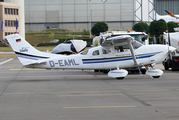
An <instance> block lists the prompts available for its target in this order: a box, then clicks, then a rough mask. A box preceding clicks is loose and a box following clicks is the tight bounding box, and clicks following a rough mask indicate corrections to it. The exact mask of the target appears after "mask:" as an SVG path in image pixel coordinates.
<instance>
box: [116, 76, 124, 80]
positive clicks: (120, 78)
mask: <svg viewBox="0 0 179 120" xmlns="http://www.w3.org/2000/svg"><path fill="white" fill-rule="evenodd" d="M116 79H117V80H122V79H124V77H117V78H116Z"/></svg>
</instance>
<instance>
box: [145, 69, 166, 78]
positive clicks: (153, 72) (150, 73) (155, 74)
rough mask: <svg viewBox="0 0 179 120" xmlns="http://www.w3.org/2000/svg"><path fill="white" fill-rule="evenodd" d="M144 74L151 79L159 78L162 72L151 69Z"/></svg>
mask: <svg viewBox="0 0 179 120" xmlns="http://www.w3.org/2000/svg"><path fill="white" fill-rule="evenodd" d="M145 74H146V75H148V76H152V77H153V78H159V77H160V76H161V75H162V74H163V71H162V70H160V69H151V70H147V71H146V73H145Z"/></svg>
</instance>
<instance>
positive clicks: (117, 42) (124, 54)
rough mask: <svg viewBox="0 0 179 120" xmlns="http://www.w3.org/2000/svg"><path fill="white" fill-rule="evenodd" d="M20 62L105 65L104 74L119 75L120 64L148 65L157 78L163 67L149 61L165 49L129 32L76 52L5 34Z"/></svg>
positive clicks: (161, 57) (59, 65) (28, 64)
mask: <svg viewBox="0 0 179 120" xmlns="http://www.w3.org/2000/svg"><path fill="white" fill-rule="evenodd" d="M5 38H6V39H7V40H8V42H9V44H10V45H11V47H12V49H13V50H14V52H15V54H16V55H17V57H18V59H19V60H20V62H21V63H22V65H23V66H25V67H28V68H46V69H82V70H84V69H91V70H95V69H106V70H110V71H109V72H108V76H109V77H111V78H117V79H123V78H124V77H126V76H127V74H128V71H127V70H125V69H121V68H131V67H139V66H151V69H148V70H147V71H146V75H149V76H151V77H153V78H159V77H160V76H161V75H162V74H163V71H162V70H160V69H154V68H153V65H154V64H156V63H161V62H162V61H163V60H164V59H165V57H166V56H167V54H168V51H169V50H172V51H173V50H175V48H173V47H169V46H166V45H142V44H141V43H139V42H137V41H135V40H133V39H132V37H131V36H129V35H123V36H114V37H111V36H107V37H104V36H101V43H102V44H101V46H98V47H94V48H91V49H88V50H86V51H83V52H81V53H79V54H76V55H70V56H66V55H57V54H51V53H45V52H41V51H38V50H36V49H35V48H34V47H32V46H31V45H30V44H29V43H28V42H27V41H26V40H25V39H23V38H22V37H21V36H20V35H19V34H12V35H8V36H5Z"/></svg>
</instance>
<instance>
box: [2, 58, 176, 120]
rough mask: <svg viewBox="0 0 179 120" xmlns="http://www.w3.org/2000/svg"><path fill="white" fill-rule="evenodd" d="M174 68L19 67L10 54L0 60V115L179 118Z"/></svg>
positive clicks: (28, 119) (29, 119) (12, 118)
mask: <svg viewBox="0 0 179 120" xmlns="http://www.w3.org/2000/svg"><path fill="white" fill-rule="evenodd" d="M6 60H7V59H0V63H1V62H3V61H6ZM156 67H157V68H162V67H163V66H162V65H157V66H156ZM162 69H163V68H162ZM178 73H179V72H178V71H175V72H172V71H164V74H163V76H161V77H160V78H159V79H154V80H152V79H151V78H150V77H148V76H141V75H137V74H133V75H128V76H127V77H126V78H125V79H123V80H116V79H111V78H109V77H108V76H107V75H106V74H103V73H94V72H93V71H91V70H85V71H80V70H43V69H35V70H33V69H27V68H22V65H21V64H20V63H19V61H18V59H13V60H11V61H9V62H6V63H4V64H2V65H0V120H110V119H111V120H178V119H179V115H178V113H179V104H178V102H179V79H178Z"/></svg>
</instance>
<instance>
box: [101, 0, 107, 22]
mask: <svg viewBox="0 0 179 120" xmlns="http://www.w3.org/2000/svg"><path fill="white" fill-rule="evenodd" d="M101 1H102V2H104V21H105V23H106V2H107V1H109V0H101Z"/></svg>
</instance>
